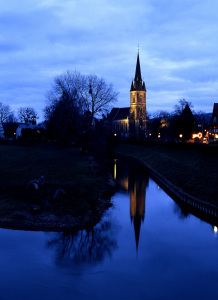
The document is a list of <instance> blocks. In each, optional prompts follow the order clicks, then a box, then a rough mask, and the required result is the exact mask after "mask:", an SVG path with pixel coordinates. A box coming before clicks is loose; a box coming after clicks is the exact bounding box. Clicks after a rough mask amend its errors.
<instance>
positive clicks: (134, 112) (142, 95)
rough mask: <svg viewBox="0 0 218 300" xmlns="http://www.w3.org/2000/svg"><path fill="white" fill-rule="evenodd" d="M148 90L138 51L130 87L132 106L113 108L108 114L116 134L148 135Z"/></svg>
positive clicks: (128, 135) (127, 135) (123, 135)
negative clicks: (142, 73) (143, 77)
mask: <svg viewBox="0 0 218 300" xmlns="http://www.w3.org/2000/svg"><path fill="white" fill-rule="evenodd" d="M146 92H147V91H146V87H145V82H144V81H143V80H142V76H141V67H140V60H139V52H138V55H137V61H136V70H135V78H134V80H133V81H132V83H131V87H130V107H122V108H113V109H112V110H111V112H110V113H109V115H108V120H109V121H110V123H111V126H112V131H113V133H114V135H119V136H121V137H130V136H137V137H140V136H145V135H146V128H147V117H146Z"/></svg>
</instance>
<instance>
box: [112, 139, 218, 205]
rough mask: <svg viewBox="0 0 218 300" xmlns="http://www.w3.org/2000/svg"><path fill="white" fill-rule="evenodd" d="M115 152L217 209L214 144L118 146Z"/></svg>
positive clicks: (217, 161) (217, 163)
mask: <svg viewBox="0 0 218 300" xmlns="http://www.w3.org/2000/svg"><path fill="white" fill-rule="evenodd" d="M115 151H116V152H117V153H120V154H125V155H129V156H132V157H135V158H138V159H140V160H142V161H143V162H144V163H145V164H146V165H148V166H149V167H151V168H153V169H154V170H155V171H157V172H158V173H159V174H160V175H161V176H164V177H165V178H166V179H168V180H169V181H170V182H171V183H173V184H174V185H176V186H178V187H179V188H181V189H182V190H183V191H184V192H186V193H188V194H190V195H192V196H194V197H197V198H198V199H200V200H203V201H206V202H209V203H211V204H214V205H216V206H218V175H217V171H218V147H217V145H201V144H183V143H174V144H173V143H172V144H168V143H144V144H137V145H136V144H129V143H120V144H117V145H116V146H115Z"/></svg>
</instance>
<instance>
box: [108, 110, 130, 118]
mask: <svg viewBox="0 0 218 300" xmlns="http://www.w3.org/2000/svg"><path fill="white" fill-rule="evenodd" d="M129 115H130V107H121V108H119V107H114V108H112V110H111V112H110V113H109V115H108V118H109V119H110V120H112V121H115V120H123V119H127V117H129Z"/></svg>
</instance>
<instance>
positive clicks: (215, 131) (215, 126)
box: [209, 103, 218, 142]
mask: <svg viewBox="0 0 218 300" xmlns="http://www.w3.org/2000/svg"><path fill="white" fill-rule="evenodd" d="M217 141H218V103H214V105H213V113H212V118H211V123H210V125H209V142H217Z"/></svg>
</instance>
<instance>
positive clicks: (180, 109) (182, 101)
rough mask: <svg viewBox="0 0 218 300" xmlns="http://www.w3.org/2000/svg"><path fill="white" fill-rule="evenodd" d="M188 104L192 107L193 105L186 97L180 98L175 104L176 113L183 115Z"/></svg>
mask: <svg viewBox="0 0 218 300" xmlns="http://www.w3.org/2000/svg"><path fill="white" fill-rule="evenodd" d="M187 104H188V106H189V107H190V108H191V107H193V105H192V103H191V102H188V101H186V100H185V99H180V100H179V103H178V104H176V105H174V115H181V113H182V112H183V110H184V108H185V107H186V105H187Z"/></svg>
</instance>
